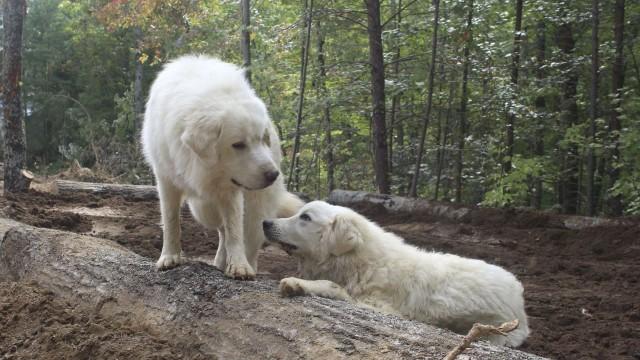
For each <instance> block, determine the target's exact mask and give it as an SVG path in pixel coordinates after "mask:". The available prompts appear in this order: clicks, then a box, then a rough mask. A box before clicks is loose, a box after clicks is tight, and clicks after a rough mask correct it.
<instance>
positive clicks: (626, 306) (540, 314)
mask: <svg viewBox="0 0 640 360" xmlns="http://www.w3.org/2000/svg"><path fill="white" fill-rule="evenodd" d="M0 208H3V209H5V213H6V214H7V215H10V216H11V217H12V218H14V219H17V220H20V221H24V222H27V223H30V224H33V225H36V226H46V227H54V228H62V229H66V230H71V231H75V232H83V233H90V234H92V235H98V236H100V237H105V238H109V239H112V240H115V241H117V242H118V243H120V244H122V245H123V246H125V247H127V248H130V249H132V250H133V251H135V252H137V253H138V254H141V255H143V256H147V257H150V258H152V259H155V258H157V257H158V256H159V254H160V249H161V247H162V229H161V227H160V225H159V222H160V213H159V208H158V204H157V202H156V201H131V200H127V199H124V198H121V197H101V196H94V195H86V194H78V195H75V194H74V195H71V196H57V195H52V194H45V193H38V192H32V193H29V194H26V195H21V196H18V197H12V198H9V199H4V198H0ZM356 208H357V210H358V211H360V212H362V213H364V214H365V215H367V216H369V217H370V218H371V219H373V220H375V221H376V222H378V223H379V224H382V225H383V226H385V227H386V228H387V229H389V230H390V231H393V232H396V233H398V234H399V235H401V236H403V237H404V238H405V239H406V240H407V242H409V243H412V244H414V245H416V246H419V247H421V248H425V249H428V250H437V251H445V252H450V253H455V254H459V255H463V256H468V257H473V258H479V259H483V260H486V261H488V262H491V263H494V264H498V265H500V266H503V267H505V268H506V269H508V270H509V271H511V272H513V273H515V274H516V275H517V276H518V278H519V279H520V280H521V281H522V282H523V284H524V287H525V301H526V306H527V312H528V314H529V316H530V326H531V329H532V333H531V336H530V338H529V339H528V340H527V342H526V343H525V344H524V346H523V347H522V349H523V350H525V351H528V352H532V353H535V354H539V355H543V356H548V357H551V358H555V359H591V358H592V359H640V316H639V315H638V314H640V302H639V301H638V294H639V293H640V280H638V274H640V220H638V219H628V220H629V221H626V222H625V225H616V226H600V227H591V228H588V229H584V230H572V229H568V228H567V227H566V226H564V225H563V221H564V217H562V216H559V215H556V214H552V213H539V212H535V211H531V210H527V209H474V210H473V211H472V212H471V213H470V214H469V216H468V217H466V218H465V221H463V222H462V223H460V222H453V221H441V220H440V219H436V218H434V217H432V216H428V215H425V214H415V213H414V214H406V213H404V214H402V213H390V212H388V211H387V210H386V209H385V208H384V207H383V206H381V205H370V204H359V206H357V207H356ZM69 214H72V215H69ZM73 215H75V216H73ZM60 219H70V220H68V222H65V221H61V220H60ZM182 219H183V220H182V239H183V248H184V251H185V253H186V254H187V255H188V256H190V257H194V258H198V259H200V260H204V261H208V262H210V261H211V260H212V259H213V256H214V255H215V252H216V248H217V243H218V239H217V233H216V232H215V231H208V230H206V229H205V228H203V227H202V226H200V225H199V224H197V223H196V222H195V221H194V220H193V219H192V218H191V216H190V215H189V213H188V211H184V212H183V216H182ZM39 224H45V225H39ZM65 227H66V228H65ZM259 270H260V276H261V277H263V278H264V277H267V278H272V279H280V278H282V277H285V276H290V275H294V274H295V273H296V263H295V261H294V260H293V259H292V258H291V257H288V256H287V255H286V254H285V253H284V252H282V251H281V250H279V249H277V248H273V247H267V248H266V249H264V250H263V252H262V254H261V257H260V269H259ZM4 286H5V288H6V287H7V286H9V285H6V284H5V285H4ZM13 286H18V287H19V286H23V285H13ZM27 288H28V290H29V291H31V292H35V293H37V288H34V287H33V286H31V287H27ZM21 291H22V290H21ZM25 291H26V290H25ZM15 292H16V293H18V291H17V290H16V291H15ZM20 294H22V293H20ZM20 296H24V295H20ZM39 296H41V297H44V298H47V297H46V296H47V295H46V294H40V295H39ZM16 301H18V300H16V297H14V296H13V295H12V292H11V291H5V292H3V293H1V295H0V308H1V307H2V306H5V305H2V304H13V303H14V302H16ZM47 301H48V300H47ZM52 301H59V302H58V303H56V304H57V306H59V309H60V311H62V312H65V313H73V312H74V311H77V310H75V309H77V308H79V305H77V304H66V303H64V301H62V300H61V299H58V300H56V299H55V298H54V299H53V300H52ZM13 309H14V308H12V310H11V311H9V312H6V314H11V313H13V312H16V311H14V310H13ZM20 311H24V310H19V311H17V312H18V313H20ZM83 311H84V310H83ZM4 314H5V313H3V315H2V319H4V316H5V315H4ZM25 314H26V313H25ZM87 314H88V315H87V316H90V315H91V312H88V313H87ZM54 315H55V314H54ZM54 315H52V316H54ZM19 316H22V315H19ZM25 316H26V315H25ZM47 316H48V315H46V314H45V315H43V316H42V318H43V319H46V318H48V317H47ZM55 316H57V315H55ZM55 316H54V317H55ZM32 317H33V318H36V319H39V316H38V315H34V316H32ZM57 317H59V318H62V315H59V316H57ZM89 318H90V317H89ZM21 321H31V320H20V321H18V323H19V322H21ZM39 321H40V320H38V324H39ZM11 324H12V325H10V326H9V327H7V326H5V327H4V328H0V330H2V334H3V335H0V336H4V337H3V338H0V339H2V340H0V349H5V348H7V347H6V346H5V344H6V345H8V346H13V345H14V342H17V341H18V340H10V341H11V342H10V343H9V340H6V339H18V338H19V337H20V336H22V334H23V333H24V331H26V330H21V329H22V327H21V326H22V325H19V324H17V323H11ZM29 324H30V323H29ZM74 324H75V325H74V326H78V328H77V329H85V330H77V331H79V332H78V334H82V332H81V331H86V332H87V334H90V333H91V331H92V330H90V329H89V325H90V324H87V325H86V326H85V325H82V324H80V323H74ZM0 326H2V325H0ZM30 326H31V328H32V329H36V328H37V326H36V325H35V320H34V324H33V325H30ZM81 326H85V327H81ZM101 326H102V327H105V328H109V326H111V327H110V328H109V329H110V330H109V331H112V332H113V334H118V335H117V336H116V335H113V337H112V338H105V339H102V340H101V341H102V342H103V343H104V342H106V344H102V343H100V344H98V345H99V346H104V347H109V346H111V345H113V346H114V347H118V346H120V347H122V348H124V347H125V346H128V345H127V344H129V343H127V344H124V343H122V342H121V339H120V338H119V337H118V336H121V334H124V333H126V332H125V330H124V329H129V328H127V327H125V328H124V329H123V328H122V326H123V325H121V324H104V323H102V324H101ZM127 326H128V325H127ZM26 328H27V327H25V329H26ZM65 329H66V328H65V327H63V326H59V327H57V328H51V332H50V333H48V334H47V339H48V338H49V337H50V336H54V335H55V336H56V337H57V338H58V339H60V338H64V337H65V336H69V335H65V334H68V332H65V331H67V330H65ZM134 330H135V331H134ZM134 330H130V329H129V330H126V331H131V332H132V333H133V334H135V336H137V338H136V339H138V340H137V341H139V343H141V344H142V343H149V344H152V345H153V346H150V347H149V348H153V347H156V346H157V348H158V349H167V350H166V351H168V352H167V354H169V355H167V357H169V358H170V357H171V356H172V355H171V354H173V353H172V352H171V351H177V350H176V349H177V348H179V347H180V346H183V345H184V344H183V345H180V344H175V343H171V342H167V343H163V341H167V340H166V338H165V337H162V336H161V335H157V336H156V335H151V334H149V333H146V332H144V331H143V329H134ZM117 331H122V332H117ZM73 334H74V335H73V336H76V333H73ZM77 336H80V338H82V336H85V335H77ZM86 336H89V335H86ZM96 336H97V335H96ZM145 336H150V337H152V339H147V338H145ZM42 339H44V337H43V338H42ZM87 339H88V337H87ZM42 341H44V340H42ZM69 341H70V340H69ZM87 341H88V340H87ZM169 341H170V340H169ZM184 341H195V340H193V339H191V340H189V339H185V340H184ZM29 344H33V342H32V343H29ZM25 346H26V345H25ZM31 346H33V345H29V348H31ZM149 348H147V347H141V350H140V351H139V352H138V351H134V352H133V354H135V355H136V356H135V357H141V358H145V356H147V357H148V356H151V355H152V354H154V352H152V349H149ZM37 349H38V351H43V354H48V355H51V356H52V358H56V356H54V355H52V354H53V350H50V351H49V350H46V349H44V348H37ZM0 351H2V350H0ZM29 351H31V354H36V353H37V352H36V351H35V348H34V349H31V350H29ZM47 351H49V352H48V353H47ZM144 351H148V352H147V353H145V352H144ZM161 351H164V350H161ZM76 352H77V349H76V350H74V349H71V348H61V350H60V352H58V353H57V354H58V357H59V358H70V357H73V356H75V355H74V354H76ZM23 354H28V353H23ZM105 354H106V353H105ZM114 354H119V353H114ZM20 357H22V358H24V357H25V356H20ZM26 357H27V358H29V356H26ZM101 357H120V355H114V356H110V355H109V356H107V355H105V356H101ZM122 357H125V358H126V356H124V355H123V356H122Z"/></svg>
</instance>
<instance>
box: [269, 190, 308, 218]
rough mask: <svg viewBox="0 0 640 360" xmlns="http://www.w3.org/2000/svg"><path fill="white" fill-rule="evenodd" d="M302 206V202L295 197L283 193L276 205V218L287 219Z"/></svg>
mask: <svg viewBox="0 0 640 360" xmlns="http://www.w3.org/2000/svg"><path fill="white" fill-rule="evenodd" d="M303 205H304V201H302V200H300V198H299V197H298V196H297V195H294V194H292V193H290V192H288V191H287V192H285V193H284V195H282V198H281V199H280V204H278V211H277V214H276V216H277V217H279V218H288V217H291V216H293V215H295V214H296V213H297V212H298V210H300V208H301V207H302V206H303Z"/></svg>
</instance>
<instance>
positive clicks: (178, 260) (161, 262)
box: [156, 254, 184, 270]
mask: <svg viewBox="0 0 640 360" xmlns="http://www.w3.org/2000/svg"><path fill="white" fill-rule="evenodd" d="M181 264H184V258H183V257H182V255H181V254H165V255H161V256H160V259H158V261H157V262H156V269H157V270H167V269H171V268H174V267H176V266H178V265H181Z"/></svg>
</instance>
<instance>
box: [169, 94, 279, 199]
mask: <svg viewBox="0 0 640 360" xmlns="http://www.w3.org/2000/svg"><path fill="white" fill-rule="evenodd" d="M194 117H195V116H194ZM275 137H277V133H276V132H275V130H274V129H273V125H272V124H271V121H270V120H269V115H268V113H267V109H266V107H265V106H264V104H263V103H262V102H261V101H260V100H247V101H243V102H237V101H235V102H232V103H228V104H218V107H217V108H216V110H214V111H207V112H201V113H200V114H199V116H197V117H195V118H192V119H190V121H188V122H187V125H186V128H185V130H184V132H183V133H182V136H181V140H182V142H183V143H184V144H185V145H187V147H189V148H190V149H191V150H192V151H193V152H194V153H195V154H196V155H197V156H198V157H199V158H200V160H202V164H204V166H206V167H207V168H208V170H210V171H211V172H215V173H216V175H219V174H224V176H226V177H228V179H226V180H228V181H230V182H232V183H233V184H235V185H236V186H238V187H241V188H244V189H246V190H258V189H263V188H265V187H267V186H269V185H271V184H273V183H274V182H275V181H276V179H277V178H278V176H279V175H280V169H279V167H278V162H279V160H278V159H274V151H272V146H271V145H272V144H271V143H272V142H277V138H275Z"/></svg>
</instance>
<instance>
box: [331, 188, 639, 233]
mask: <svg viewBox="0 0 640 360" xmlns="http://www.w3.org/2000/svg"><path fill="white" fill-rule="evenodd" d="M327 201H328V202H330V203H332V204H336V205H342V206H348V207H358V206H363V205H364V206H365V207H366V206H367V205H369V206H371V205H373V206H380V207H383V208H384V209H385V210H386V211H388V212H390V213H395V214H401V213H406V214H411V215H414V216H427V217H433V218H435V219H436V220H444V221H452V222H456V223H460V222H463V223H469V222H471V223H475V222H479V223H483V222H486V221H490V222H491V221H492V222H498V223H499V222H503V223H508V222H513V221H516V222H517V221H518V219H517V218H516V216H514V214H520V215H522V214H524V215H525V216H520V219H527V218H528V217H529V216H530V215H533V216H536V217H537V218H545V217H546V222H547V224H546V225H545V226H548V227H557V228H564V229H571V230H581V229H588V228H592V227H596V226H624V225H630V224H633V222H632V221H629V220H627V219H611V218H601V217H587V216H576V215H559V214H545V213H543V212H540V211H535V210H532V209H527V208H518V209H515V208H512V209H500V208H478V207H473V206H471V207H469V206H461V205H455V204H449V203H443V202H436V201H430V200H425V199H414V198H406V197H401V196H394V195H384V194H375V193H368V192H365V191H349V190H333V191H332V192H331V193H330V194H329V197H328V198H327ZM488 213H490V214H491V216H487V214H488ZM533 224H534V225H533V226H541V223H540V222H539V221H534V222H533ZM493 225H501V224H493ZM515 225H516V226H518V227H527V226H529V224H528V223H527V221H524V222H522V223H517V224H515Z"/></svg>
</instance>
